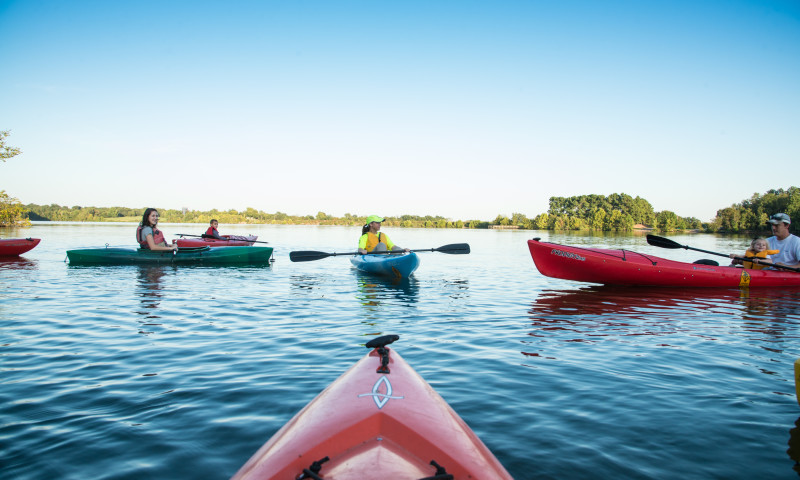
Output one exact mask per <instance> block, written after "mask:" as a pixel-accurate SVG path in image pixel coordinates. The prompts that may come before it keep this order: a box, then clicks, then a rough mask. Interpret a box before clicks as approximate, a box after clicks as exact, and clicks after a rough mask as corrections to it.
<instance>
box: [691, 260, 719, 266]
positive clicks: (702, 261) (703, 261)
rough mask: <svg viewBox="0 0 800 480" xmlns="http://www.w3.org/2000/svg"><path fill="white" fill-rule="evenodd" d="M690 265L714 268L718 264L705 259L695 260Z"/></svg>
mask: <svg viewBox="0 0 800 480" xmlns="http://www.w3.org/2000/svg"><path fill="white" fill-rule="evenodd" d="M692 263H696V264H698V265H713V266H715V267H719V262H717V261H716V260H709V259H707V258H701V259H700V260H695V261H694V262H692Z"/></svg>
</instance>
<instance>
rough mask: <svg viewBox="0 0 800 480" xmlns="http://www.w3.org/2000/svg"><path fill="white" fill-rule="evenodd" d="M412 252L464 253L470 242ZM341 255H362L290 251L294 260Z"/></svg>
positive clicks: (318, 258) (377, 253)
mask: <svg viewBox="0 0 800 480" xmlns="http://www.w3.org/2000/svg"><path fill="white" fill-rule="evenodd" d="M409 251H410V252H442V253H447V254H450V255H464V254H467V253H469V244H467V243H452V244H450V245H443V246H441V247H439V248H421V249H418V250H409ZM398 253H405V251H403V250H400V251H396V252H372V253H369V254H368V255H386V254H389V255H391V254H398ZM339 255H362V253H361V252H347V253H327V252H315V251H313V250H300V251H297V252H289V260H291V261H293V262H311V261H314V260H322V259H323V258H327V257H336V256H339Z"/></svg>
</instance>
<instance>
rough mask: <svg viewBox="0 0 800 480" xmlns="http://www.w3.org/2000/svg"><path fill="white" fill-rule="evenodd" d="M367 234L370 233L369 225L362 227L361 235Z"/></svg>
mask: <svg viewBox="0 0 800 480" xmlns="http://www.w3.org/2000/svg"><path fill="white" fill-rule="evenodd" d="M367 232H369V223H368V224H366V225H364V226H363V227H361V235H364V234H365V233H367Z"/></svg>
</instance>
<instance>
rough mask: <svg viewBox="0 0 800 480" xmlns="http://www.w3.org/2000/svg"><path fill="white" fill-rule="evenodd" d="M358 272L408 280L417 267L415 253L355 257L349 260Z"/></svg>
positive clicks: (417, 258)
mask: <svg viewBox="0 0 800 480" xmlns="http://www.w3.org/2000/svg"><path fill="white" fill-rule="evenodd" d="M350 263H352V264H353V266H354V267H356V268H357V269H358V270H359V271H362V272H364V273H370V274H373V275H382V276H388V277H394V278H408V277H409V276H411V274H412V273H414V271H415V270H416V269H417V267H419V257H418V256H417V254H416V253H414V252H410V253H404V254H378V255H375V254H372V255H356V256H354V257H353V258H351V259H350Z"/></svg>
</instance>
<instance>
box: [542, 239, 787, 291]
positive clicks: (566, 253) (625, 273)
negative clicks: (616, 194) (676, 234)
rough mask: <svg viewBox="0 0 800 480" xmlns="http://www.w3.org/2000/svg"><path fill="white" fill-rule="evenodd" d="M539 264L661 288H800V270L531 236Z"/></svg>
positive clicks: (588, 277)
mask: <svg viewBox="0 0 800 480" xmlns="http://www.w3.org/2000/svg"><path fill="white" fill-rule="evenodd" d="M528 248H529V249H530V251H531V257H533V263H535V264H536V268H537V269H539V271H540V272H541V273H542V275H547V276H548V277H555V278H563V279H564V280H575V281H578V282H589V283H601V284H605V285H629V286H660V287H796V286H800V273H796V272H790V271H784V270H750V269H745V268H738V267H724V266H716V265H706V264H699V263H686V262H677V261H674V260H667V259H665V258H661V257H656V256H654V255H645V254H642V253H636V252H632V251H630V250H610V249H601V248H583V247H570V246H567V245H559V244H557V243H548V242H542V241H539V239H538V238H534V239H533V240H528Z"/></svg>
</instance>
